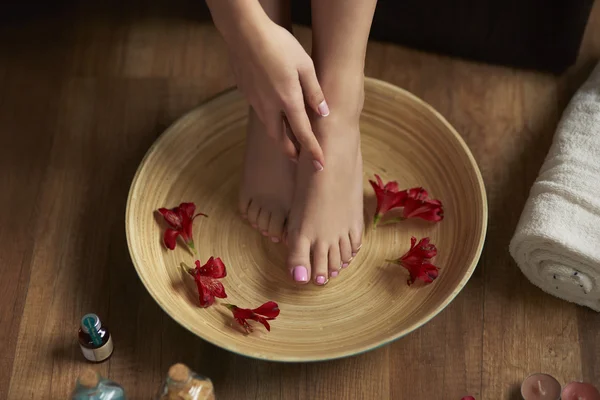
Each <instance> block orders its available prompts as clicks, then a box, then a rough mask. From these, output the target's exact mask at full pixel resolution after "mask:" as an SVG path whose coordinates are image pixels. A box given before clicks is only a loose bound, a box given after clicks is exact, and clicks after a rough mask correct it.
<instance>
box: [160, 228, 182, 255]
mask: <svg viewBox="0 0 600 400" xmlns="http://www.w3.org/2000/svg"><path fill="white" fill-rule="evenodd" d="M177 236H179V231H178V230H175V229H171V228H168V229H167V230H166V231H165V235H164V238H163V240H164V242H165V246H167V248H168V249H169V250H173V249H174V248H175V246H176V245H177Z"/></svg>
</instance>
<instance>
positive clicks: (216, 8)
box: [206, 0, 270, 45]
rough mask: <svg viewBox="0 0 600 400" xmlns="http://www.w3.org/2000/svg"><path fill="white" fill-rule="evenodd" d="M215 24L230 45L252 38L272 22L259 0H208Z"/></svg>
mask: <svg viewBox="0 0 600 400" xmlns="http://www.w3.org/2000/svg"><path fill="white" fill-rule="evenodd" d="M206 4H207V5H208V8H209V10H210V13H211V15H212V18H213V21H214V23H215V26H216V27H217V29H218V30H219V32H220V33H221V35H222V36H223V38H224V39H225V41H226V42H227V44H228V45H234V44H236V43H237V42H239V41H240V40H243V39H246V38H252V37H253V36H254V35H255V34H256V32H257V31H258V30H259V28H260V27H261V26H263V25H264V24H265V23H266V22H270V20H269V17H268V16H267V14H266V13H265V11H264V10H263V8H262V6H261V5H260V3H259V1H258V0H206Z"/></svg>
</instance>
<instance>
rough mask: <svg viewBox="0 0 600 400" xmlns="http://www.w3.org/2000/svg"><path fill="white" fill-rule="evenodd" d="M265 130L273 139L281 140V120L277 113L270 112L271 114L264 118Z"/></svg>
mask: <svg viewBox="0 0 600 400" xmlns="http://www.w3.org/2000/svg"><path fill="white" fill-rule="evenodd" d="M265 131H266V132H267V136H268V137H270V138H271V139H273V140H274V141H276V142H279V141H280V140H281V135H283V121H282V120H281V116H280V115H279V114H274V115H273V113H271V115H270V116H269V117H268V118H266V119H265Z"/></svg>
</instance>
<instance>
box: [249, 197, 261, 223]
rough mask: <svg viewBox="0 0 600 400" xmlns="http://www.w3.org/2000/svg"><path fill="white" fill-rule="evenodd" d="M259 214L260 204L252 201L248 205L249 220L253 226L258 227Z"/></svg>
mask: <svg viewBox="0 0 600 400" xmlns="http://www.w3.org/2000/svg"><path fill="white" fill-rule="evenodd" d="M258 214H260V206H259V205H258V204H257V203H255V202H250V205H249V206H248V222H249V223H250V225H252V227H253V228H257V227H258Z"/></svg>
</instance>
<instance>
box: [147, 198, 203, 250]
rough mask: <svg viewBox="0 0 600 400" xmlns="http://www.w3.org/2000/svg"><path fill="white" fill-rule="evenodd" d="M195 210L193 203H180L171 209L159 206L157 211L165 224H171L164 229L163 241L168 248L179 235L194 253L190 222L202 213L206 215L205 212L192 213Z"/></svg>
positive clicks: (173, 244) (171, 246) (175, 242)
mask: <svg viewBox="0 0 600 400" xmlns="http://www.w3.org/2000/svg"><path fill="white" fill-rule="evenodd" d="M195 211H196V205H195V204H194V203H181V204H180V205H179V206H178V207H175V208H173V209H171V210H169V209H167V208H164V207H163V208H159V209H158V212H160V213H161V214H162V216H163V217H164V219H165V221H167V224H169V225H170V226H171V228H168V229H167V230H166V231H165V236H164V242H165V246H167V248H168V249H170V250H173V249H174V248H175V245H176V244H177V236H179V235H181V238H182V239H183V241H184V242H185V243H186V244H187V245H188V246H189V248H190V249H192V250H193V251H194V253H196V248H195V247H194V238H193V236H192V223H193V222H194V219H195V218H196V217H197V216H199V215H202V216H204V217H206V216H207V215H206V214H202V213H198V214H196V215H194V212H195Z"/></svg>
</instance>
